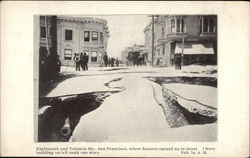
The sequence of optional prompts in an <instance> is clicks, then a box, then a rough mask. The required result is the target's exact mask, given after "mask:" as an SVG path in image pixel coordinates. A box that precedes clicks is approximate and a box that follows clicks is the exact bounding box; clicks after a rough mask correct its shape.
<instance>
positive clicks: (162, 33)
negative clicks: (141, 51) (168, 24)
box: [161, 27, 164, 37]
mask: <svg viewBox="0 0 250 158" xmlns="http://www.w3.org/2000/svg"><path fill="white" fill-rule="evenodd" d="M161 35H162V37H163V36H164V27H162V28H161Z"/></svg>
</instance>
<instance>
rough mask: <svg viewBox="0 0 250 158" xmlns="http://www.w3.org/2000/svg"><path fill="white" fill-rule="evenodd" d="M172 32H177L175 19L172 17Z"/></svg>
mask: <svg viewBox="0 0 250 158" xmlns="http://www.w3.org/2000/svg"><path fill="white" fill-rule="evenodd" d="M171 33H175V19H171Z"/></svg>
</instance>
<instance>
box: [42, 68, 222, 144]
mask: <svg viewBox="0 0 250 158" xmlns="http://www.w3.org/2000/svg"><path fill="white" fill-rule="evenodd" d="M61 74H64V75H67V74H71V75H72V74H74V75H73V76H74V77H70V78H67V79H65V80H64V81H62V82H60V83H58V84H57V86H56V87H55V88H53V89H52V90H51V91H50V92H49V93H48V94H47V95H46V96H44V97H43V99H45V100H46V99H47V98H50V99H49V101H45V102H46V105H47V106H45V105H41V104H40V109H39V114H40V115H39V117H40V119H39V121H40V124H41V125H43V127H41V129H43V130H44V126H46V127H48V129H50V128H53V127H49V126H48V125H47V124H46V123H44V122H46V121H45V120H47V121H48V120H49V119H48V117H51V116H52V115H53V119H57V120H58V121H57V123H56V125H57V126H58V127H57V129H56V130H50V131H49V132H48V131H47V133H50V134H49V135H46V136H44V135H43V136H41V137H40V138H41V139H40V140H41V141H72V142H75V141H76V142H81V141H94V142H105V141H114V142H116V141H120V142H131V141H138V142H140V141H152V142H153V141H215V140H216V139H217V66H199V65H191V66H185V67H184V68H183V69H182V70H175V69H174V68H173V67H170V68H169V67H165V68H157V67H146V66H144V67H90V68H89V71H74V68H73V67H62V68H61ZM87 95H89V96H91V97H90V98H92V100H91V99H89V97H88V100H86V96H87ZM77 98H83V99H82V100H81V99H77ZM51 100H53V101H51ZM72 100H73V101H72ZM59 102H60V103H59ZM44 104H45V103H44ZM53 104H54V105H53ZM55 104H56V106H55ZM76 104H77V106H76ZM90 105H91V106H92V105H93V106H92V107H94V108H91V107H89V106H90ZM58 107H60V108H61V109H60V110H61V111H63V113H67V114H65V115H64V116H61V117H57V118H55V116H54V115H58V113H59V112H58V110H52V109H53V108H54V109H55V108H56V109H58ZM64 107H65V108H64ZM66 107H67V108H66ZM84 107H88V109H89V110H86V109H84ZM72 109H73V110H72ZM80 109H82V110H80ZM83 109H84V110H83ZM65 111H71V112H65ZM57 112H58V113H57ZM60 115H62V114H60ZM67 120H68V122H67ZM55 122H56V121H55ZM51 126H54V128H55V127H56V126H55V125H53V124H52V125H51ZM64 127H65V128H64ZM66 127H68V128H66ZM62 129H66V131H65V133H64V132H62ZM67 130H68V131H67ZM45 137H47V138H45ZM48 137H50V138H48Z"/></svg>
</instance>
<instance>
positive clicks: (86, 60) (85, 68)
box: [82, 53, 89, 71]
mask: <svg viewBox="0 0 250 158" xmlns="http://www.w3.org/2000/svg"><path fill="white" fill-rule="evenodd" d="M82 58H83V71H85V70H86V71H87V70H88V62H89V56H88V55H86V53H84V54H83V57H82Z"/></svg>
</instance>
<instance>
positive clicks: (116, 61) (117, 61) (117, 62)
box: [115, 58, 119, 67]
mask: <svg viewBox="0 0 250 158" xmlns="http://www.w3.org/2000/svg"><path fill="white" fill-rule="evenodd" d="M115 65H116V67H118V66H119V59H118V58H116V60H115Z"/></svg>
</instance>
